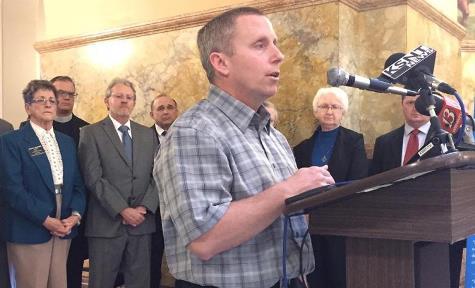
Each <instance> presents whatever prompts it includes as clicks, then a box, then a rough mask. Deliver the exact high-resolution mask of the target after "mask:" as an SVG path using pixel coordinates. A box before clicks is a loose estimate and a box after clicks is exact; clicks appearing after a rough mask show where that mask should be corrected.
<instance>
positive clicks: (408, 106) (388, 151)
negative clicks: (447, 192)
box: [370, 96, 465, 288]
mask: <svg viewBox="0 0 475 288" xmlns="http://www.w3.org/2000/svg"><path fill="white" fill-rule="evenodd" d="M418 97H419V96H416V97H411V96H405V97H403V98H402V102H401V103H402V112H403V114H404V119H405V124H404V125H403V126H401V127H399V128H397V129H395V130H393V131H391V132H389V133H387V134H384V135H382V136H379V137H378V138H377V139H376V143H375V145H374V152H373V160H372V163H371V169H370V174H371V175H374V174H378V173H381V172H384V171H387V170H390V169H393V168H396V167H399V166H403V165H406V164H409V163H408V161H409V159H410V158H411V157H412V156H413V155H414V153H415V152H417V150H418V149H420V148H421V147H422V146H423V145H425V144H427V143H428V142H429V141H430V139H431V138H432V137H433V136H434V135H435V131H434V129H433V128H432V127H431V124H430V122H429V120H430V118H429V116H424V115H421V114H420V113H419V112H417V111H416V109H415V107H414V103H415V101H416V99H417V98H418ZM416 130H417V131H418V132H417V133H416V135H417V139H418V141H417V146H416V147H418V148H417V150H415V152H414V151H413V152H414V153H411V152H410V151H408V150H410V149H408V147H410V146H411V144H410V142H411V135H412V134H414V132H415V131H416ZM412 137H413V138H416V137H415V136H412ZM437 155H440V147H434V148H433V149H432V150H431V151H429V152H428V155H427V157H434V156H437ZM464 243H465V240H463V241H459V242H457V243H454V244H453V245H450V249H449V254H450V287H451V288H457V287H459V281H460V268H461V265H462V264H461V259H462V252H463V247H464ZM423 247H424V243H418V244H416V248H418V249H422V248H423Z"/></svg>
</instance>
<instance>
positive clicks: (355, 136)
mask: <svg viewBox="0 0 475 288" xmlns="http://www.w3.org/2000/svg"><path fill="white" fill-rule="evenodd" d="M347 111H348V96H347V94H346V93H345V92H344V91H343V90H341V89H340V88H334V87H332V88H321V89H319V90H318V92H317V94H316V95H315V97H314V99H313V113H314V115H315V118H316V119H317V121H318V126H317V129H316V130H315V132H314V133H313V135H312V136H311V137H310V138H308V139H306V140H304V141H302V142H301V143H300V144H298V145H297V146H295V147H294V155H295V159H296V162H297V166H298V168H302V167H309V166H323V165H328V170H329V171H330V174H331V175H332V176H333V178H334V179H335V182H336V183H338V182H345V181H350V180H356V179H361V178H364V177H366V176H367V173H368V163H367V158H366V152H365V149H364V139H363V135H362V134H360V133H357V132H355V131H352V130H350V129H347V128H344V127H342V126H341V120H342V118H343V116H344V115H345V113H346V112H347ZM310 217H312V215H310ZM311 237H312V244H313V249H314V254H315V264H316V269H315V271H314V272H313V273H312V274H310V275H309V277H308V281H309V284H310V287H312V288H314V287H332V288H341V287H346V267H345V266H346V265H345V242H344V239H343V237H339V236H320V235H311Z"/></svg>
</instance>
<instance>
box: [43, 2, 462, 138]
mask: <svg viewBox="0 0 475 288" xmlns="http://www.w3.org/2000/svg"><path fill="white" fill-rule="evenodd" d="M264 2H265V3H264ZM346 2H347V1H337V0H335V1H304V0H301V1H295V3H294V4H289V3H290V2H289V1H273V2H272V1H270V2H269V1H255V5H256V6H257V7H261V8H263V9H264V10H265V11H267V12H269V14H268V15H269V17H270V19H271V21H272V22H273V25H274V28H275V30H276V32H277V35H278V36H279V45H280V47H281V49H282V51H283V53H284V54H285V56H286V58H285V62H284V63H283V65H282V67H281V86H280V90H279V92H278V94H277V95H276V96H275V97H274V98H272V99H271V100H272V101H273V102H275V104H276V106H277V108H278V109H279V111H280V122H279V124H278V129H280V130H281V131H282V132H283V133H284V134H285V135H286V136H287V138H288V139H289V142H290V143H291V145H295V144H297V143H298V142H300V141H301V140H303V139H304V138H307V137H309V136H310V135H311V134H312V132H313V130H314V128H315V121H314V118H313V115H312V109H311V101H312V99H313V96H314V95H315V93H316V91H317V90H318V88H320V87H323V86H327V85H326V71H327V70H328V68H330V67H333V66H339V67H342V68H344V69H345V70H347V71H348V72H350V73H355V74H359V75H362V76H370V77H376V76H378V75H379V74H380V72H381V70H382V68H383V63H384V61H385V59H386V58H387V57H388V56H389V55H390V54H392V53H394V52H407V51H409V50H411V49H413V48H415V47H416V46H418V45H419V44H422V43H423V44H426V45H428V46H430V47H433V48H435V49H436V50H437V51H438V54H437V66H436V74H437V76H440V78H442V79H445V80H447V81H448V82H449V83H451V84H453V83H455V84H454V86H456V87H457V88H458V87H460V88H458V89H460V90H461V91H462V90H463V89H464V88H463V86H462V82H461V78H462V72H461V71H462V70H463V69H462V61H463V58H462V57H461V55H460V52H459V51H460V39H459V38H458V37H459V36H457V35H454V33H453V32H451V30H450V29H453V27H452V28H451V26H450V25H452V24H451V21H450V20H444V21H445V22H443V23H442V24H443V25H445V26H443V25H442V26H441V24H440V23H436V22H434V21H435V20H434V17H432V18H430V17H428V16H427V15H429V16H430V15H432V16H434V15H435V16H437V15H438V14H437V13H438V12H434V11H432V10H430V9H429V10H430V11H429V12H427V11H426V10H427V7H428V6H423V7H426V8H418V7H416V6H415V7H412V6H410V5H406V4H403V5H400V4H398V5H382V6H381V8H378V7H371V9H359V8H358V7H354V5H353V6H349V5H347V4H346ZM356 2H357V1H356ZM386 2H391V1H386ZM396 2H400V1H396ZM415 2H417V3H419V2H420V3H421V5H426V4H425V2H424V1H422V0H421V1H419V2H418V1H415ZM415 2H414V1H413V2H411V3H415ZM263 3H264V4H263ZM273 3H275V4H273ZM421 9H422V10H421ZM424 9H426V10H424ZM420 11H423V12H422V13H421V12H420ZM424 11H425V12H424ZM206 13H208V12H206V11H205V12H203V13H201V12H200V13H197V14H194V15H191V16H190V19H191V20H190V21H191V22H193V21H195V20H196V19H201V20H199V21H202V23H204V22H205V20H206V19H205V18H206V17H208V16H209V14H206ZM427 13H429V14H427ZM431 13H432V14H431ZM434 13H436V14H434ZM441 17H443V18H444V17H445V16H441ZM435 18H437V17H435ZM445 18H447V17H445ZM445 18H444V19H445ZM203 19H204V20H203ZM192 20H193V21H192ZM180 21H181V22H180V25H176V23H171V24H167V23H165V24H164V25H165V26H166V25H170V27H169V29H163V27H162V28H161V29H159V30H157V31H156V32H153V31H152V32H150V31H149V32H147V33H144V34H143V35H138V37H137V35H134V36H130V35H129V34H125V35H126V36H124V37H122V38H121V37H120V35H119V37H117V35H115V36H114V38H118V39H120V40H112V41H98V42H97V41H92V42H95V43H92V44H88V42H87V41H88V39H86V40H87V41H86V42H83V43H82V44H80V46H79V47H76V46H77V42H74V41H73V42H70V43H73V44H72V45H70V47H66V48H60V49H58V48H57V47H56V48H55V49H51V50H48V49H46V50H45V51H42V54H41V71H42V75H43V77H44V78H50V77H51V76H53V75H57V74H68V75H72V76H73V77H74V78H75V80H76V82H77V87H78V92H79V94H80V96H79V98H78V103H77V107H76V111H75V112H76V113H77V114H78V115H80V116H82V117H84V118H85V119H86V120H88V121H91V122H94V121H97V120H99V119H101V118H102V117H104V116H105V115H106V110H105V107H104V104H103V95H104V91H105V88H106V86H107V83H108V82H109V81H110V80H111V79H112V78H114V77H117V76H121V77H127V78H128V79H130V80H131V81H133V82H134V83H135V84H136V86H137V94H138V100H137V106H136V108H135V111H134V115H133V117H134V119H135V120H137V121H138V122H141V123H143V124H145V125H150V124H151V123H152V121H151V119H150V118H149V116H148V111H149V107H148V106H149V103H150V101H151V100H152V98H153V97H154V96H155V95H156V94H157V93H158V92H165V93H168V94H169V95H170V96H172V97H174V98H176V99H177V101H178V103H179V106H180V109H181V110H182V111H183V110H185V109H187V108H188V107H190V106H191V105H193V104H194V103H196V101H198V100H199V99H201V98H203V97H205V95H206V90H207V87H208V84H207V81H206V77H205V75H204V72H203V71H202V68H201V65H200V63H199V58H198V52H197V48H196V44H195V38H196V32H197V31H198V29H199V27H200V25H201V24H196V25H195V24H191V25H188V24H187V19H181V20H180ZM193 23H195V22H193ZM447 23H448V24H447ZM447 25H448V27H449V28H447ZM167 27H168V26H167ZM456 32H457V31H456ZM455 34H456V33H455ZM73 40H74V39H73ZM80 40H81V41H84V39H80ZM114 43H115V44H114ZM43 44H44V43H43ZM63 44H64V43H63ZM66 44H67V43H66ZM66 46H68V45H66ZM101 51H102V52H101ZM104 51H105V52H104ZM101 53H103V54H101ZM121 53H122V54H121ZM116 54H117V55H118V56H117V55H116ZM114 55H116V57H118V59H121V60H120V61H115V62H114V61H112V60H111V61H106V60H108V59H109V58H110V57H112V56H114ZM120 55H122V56H120ZM112 58H113V57H112ZM467 59H468V58H467ZM345 90H346V91H347V92H348V93H349V95H350V105H351V107H350V111H349V112H348V113H347V115H345V118H344V120H343V125H344V126H346V127H348V128H350V129H354V130H356V131H359V132H361V133H363V134H364V135H365V141H366V143H367V144H372V143H374V139H375V138H376V137H377V136H379V135H381V134H383V133H385V132H387V131H389V130H391V129H394V128H396V127H398V126H399V125H401V123H402V117H401V113H400V97H399V96H397V95H384V94H377V93H372V92H366V91H360V90H357V89H352V88H345Z"/></svg>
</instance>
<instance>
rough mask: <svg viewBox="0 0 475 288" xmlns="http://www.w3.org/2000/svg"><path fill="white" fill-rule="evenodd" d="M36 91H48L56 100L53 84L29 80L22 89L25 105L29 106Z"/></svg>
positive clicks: (46, 81) (45, 81)
mask: <svg viewBox="0 0 475 288" xmlns="http://www.w3.org/2000/svg"><path fill="white" fill-rule="evenodd" d="M38 90H48V91H52V92H53V94H54V98H58V96H57V95H56V88H54V86H53V84H52V83H51V82H49V81H48V80H31V81H30V82H29V83H28V84H27V85H26V87H25V89H23V92H22V93H23V101H24V102H25V104H31V102H32V101H33V95H34V94H35V93H36V92H37V91H38Z"/></svg>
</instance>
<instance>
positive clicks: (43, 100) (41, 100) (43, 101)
mask: <svg viewBox="0 0 475 288" xmlns="http://www.w3.org/2000/svg"><path fill="white" fill-rule="evenodd" d="M33 103H36V104H40V105H43V106H46V104H47V103H49V104H51V105H56V103H57V101H56V99H54V98H49V99H46V98H39V99H31V102H30V104H33Z"/></svg>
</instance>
